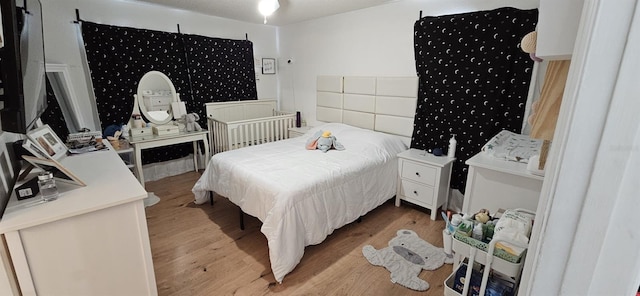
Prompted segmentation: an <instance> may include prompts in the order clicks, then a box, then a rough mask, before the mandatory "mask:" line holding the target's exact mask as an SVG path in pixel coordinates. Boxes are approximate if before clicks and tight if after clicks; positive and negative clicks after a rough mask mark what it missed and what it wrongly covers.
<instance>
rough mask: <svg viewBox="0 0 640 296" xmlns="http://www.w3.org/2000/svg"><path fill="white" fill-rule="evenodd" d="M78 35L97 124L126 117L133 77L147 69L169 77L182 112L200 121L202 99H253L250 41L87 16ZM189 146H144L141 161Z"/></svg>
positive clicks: (168, 156)
mask: <svg viewBox="0 0 640 296" xmlns="http://www.w3.org/2000/svg"><path fill="white" fill-rule="evenodd" d="M82 38H83V40H84V45H85V50H86V55H87V62H88V64H89V69H90V73H91V80H92V83H93V89H94V93H95V97H96V104H97V110H98V116H99V119H100V125H101V127H102V130H104V129H105V128H106V127H108V126H110V125H123V124H126V123H127V122H128V121H129V117H130V116H131V113H132V111H133V103H134V99H133V95H134V94H135V93H136V92H137V87H138V82H139V81H140V78H142V76H143V75H144V74H145V73H147V72H149V71H152V70H155V71H160V72H162V73H164V74H166V75H167V76H168V77H169V79H170V80H171V82H172V83H173V85H174V86H175V88H176V91H177V92H178V93H179V94H180V99H181V100H182V101H184V102H185V105H186V106H187V112H189V113H191V112H195V113H198V115H199V116H200V122H199V123H200V126H206V114H205V108H204V104H205V103H207V102H214V101H229V100H232V99H235V100H237V99H238V98H241V99H257V92H256V83H255V72H254V71H255V70H254V63H253V44H252V43H251V42H250V41H247V40H230V39H218V38H210V37H204V36H198V35H183V34H179V33H170V32H161V31H154V30H147V29H138V28H130V27H119V26H112V25H103V24H97V23H92V22H87V21H83V22H82ZM193 40H197V41H198V42H194V41H193ZM192 151H193V148H192V146H191V144H189V143H185V144H178V145H173V146H169V147H158V148H153V149H147V150H144V151H143V158H142V159H143V164H147V163H154V162H160V161H167V160H171V159H177V158H181V157H184V156H187V155H189V154H190V153H191V152H192Z"/></svg>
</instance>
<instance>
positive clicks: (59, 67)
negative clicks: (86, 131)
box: [46, 63, 85, 132]
mask: <svg viewBox="0 0 640 296" xmlns="http://www.w3.org/2000/svg"><path fill="white" fill-rule="evenodd" d="M46 73H47V78H48V79H49V83H51V88H52V89H53V93H54V94H55V96H56V99H57V101H58V105H60V109H61V110H62V116H63V117H64V118H65V121H66V125H67V129H68V130H69V131H70V132H73V131H77V130H79V129H80V128H81V127H83V126H84V123H85V122H84V117H83V115H82V112H81V110H80V106H79V105H78V97H77V96H76V92H75V89H74V87H73V84H72V81H73V80H72V79H71V72H70V71H69V66H68V65H66V64H52V63H47V65H46Z"/></svg>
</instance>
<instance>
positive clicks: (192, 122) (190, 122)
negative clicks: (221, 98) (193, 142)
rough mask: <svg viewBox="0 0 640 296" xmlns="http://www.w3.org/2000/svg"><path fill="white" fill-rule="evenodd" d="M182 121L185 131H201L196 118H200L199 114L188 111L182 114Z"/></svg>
mask: <svg viewBox="0 0 640 296" xmlns="http://www.w3.org/2000/svg"><path fill="white" fill-rule="evenodd" d="M181 119H182V121H184V124H185V127H186V130H187V132H192V131H201V130H202V128H201V127H200V124H198V120H200V116H198V114H197V113H189V114H185V115H182V118H181Z"/></svg>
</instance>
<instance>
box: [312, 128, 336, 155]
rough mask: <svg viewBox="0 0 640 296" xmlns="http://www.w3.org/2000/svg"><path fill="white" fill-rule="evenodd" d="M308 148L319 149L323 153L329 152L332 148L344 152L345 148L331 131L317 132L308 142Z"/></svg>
mask: <svg viewBox="0 0 640 296" xmlns="http://www.w3.org/2000/svg"><path fill="white" fill-rule="evenodd" d="M306 147H307V149H309V150H314V149H319V150H321V151H322V152H327V151H329V149H331V148H334V149H336V150H344V146H342V144H340V143H339V142H338V140H336V137H335V136H333V135H331V132H330V131H324V132H323V131H317V132H316V133H315V134H313V136H312V137H311V138H309V140H307V144H306Z"/></svg>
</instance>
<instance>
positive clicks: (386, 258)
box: [362, 229, 453, 291]
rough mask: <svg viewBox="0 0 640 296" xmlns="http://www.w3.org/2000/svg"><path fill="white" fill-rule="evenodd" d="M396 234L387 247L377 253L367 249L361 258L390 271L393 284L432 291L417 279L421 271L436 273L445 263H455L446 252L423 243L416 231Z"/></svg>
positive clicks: (363, 251) (425, 283) (371, 248)
mask: <svg viewBox="0 0 640 296" xmlns="http://www.w3.org/2000/svg"><path fill="white" fill-rule="evenodd" d="M396 234H397V236H396V237H394V238H393V239H391V240H390V241H389V246H388V247H386V248H382V249H380V250H376V249H375V248H374V247H373V246H371V245H366V246H364V247H363V248H362V254H363V255H364V257H365V258H367V260H368V261H369V263H371V264H373V265H377V266H384V267H385V268H386V269H387V270H389V272H391V282H393V283H397V284H400V285H402V286H405V287H407V288H409V289H413V290H417V291H425V290H427V289H429V283H427V282H425V281H424V280H422V279H421V278H419V277H418V275H419V274H420V271H422V270H423V269H425V270H435V269H437V268H439V267H440V266H442V265H443V264H444V263H447V264H451V263H453V259H452V258H448V257H447V254H445V253H444V249H443V248H437V247H434V246H433V245H431V244H429V243H428V242H426V241H424V240H422V239H421V238H420V237H419V236H418V234H417V233H415V231H413V230H409V229H400V230H398V232H397V233H396Z"/></svg>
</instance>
